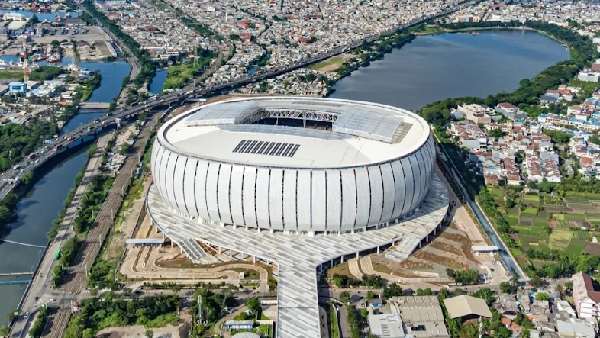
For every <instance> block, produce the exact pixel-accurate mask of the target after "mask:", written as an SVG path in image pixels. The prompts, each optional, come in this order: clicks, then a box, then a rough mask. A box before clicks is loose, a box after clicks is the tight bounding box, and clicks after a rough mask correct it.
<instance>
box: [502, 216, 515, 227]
mask: <svg viewBox="0 0 600 338" xmlns="http://www.w3.org/2000/svg"><path fill="white" fill-rule="evenodd" d="M504 219H505V220H506V222H507V223H508V225H510V226H513V227H514V226H515V225H517V224H519V219H518V218H517V217H511V216H507V217H504Z"/></svg>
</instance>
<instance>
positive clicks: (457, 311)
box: [444, 296, 492, 319]
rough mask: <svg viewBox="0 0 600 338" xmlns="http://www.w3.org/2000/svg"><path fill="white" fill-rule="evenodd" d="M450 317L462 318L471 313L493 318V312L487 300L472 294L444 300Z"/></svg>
mask: <svg viewBox="0 0 600 338" xmlns="http://www.w3.org/2000/svg"><path fill="white" fill-rule="evenodd" d="M444 304H445V305H446V309H447V310H448V313H449V314H450V318H453V319H454V318H461V317H465V316H469V315H476V316H479V317H486V318H492V312H490V309H489V308H488V306H487V304H486V303H485V301H484V300H483V299H481V298H475V297H471V296H457V297H453V298H446V299H445V300H444Z"/></svg>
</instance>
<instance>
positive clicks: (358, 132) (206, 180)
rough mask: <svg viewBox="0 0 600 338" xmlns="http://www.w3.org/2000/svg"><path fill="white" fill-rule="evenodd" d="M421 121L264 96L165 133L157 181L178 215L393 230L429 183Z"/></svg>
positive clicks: (334, 229) (293, 226)
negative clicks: (394, 225)
mask: <svg viewBox="0 0 600 338" xmlns="http://www.w3.org/2000/svg"><path fill="white" fill-rule="evenodd" d="M434 160H435V154H434V144H433V138H432V136H431V133H430V129H429V126H428V125H427V123H426V122H425V121H424V120H423V119H422V118H420V117H419V116H417V115H415V114H413V113H411V112H409V111H406V110H402V109H398V108H393V107H389V106H383V105H378V104H374V103H367V102H356V101H348V100H333V99H316V98H299V97H263V98H251V99H238V100H231V101H224V102H217V103H214V104H209V105H206V106H202V107H199V108H196V109H192V110H190V111H187V112H185V113H183V114H181V115H179V116H177V117H175V118H173V119H172V120H170V121H169V122H168V123H167V124H165V125H164V126H163V127H162V128H161V129H160V131H159V133H158V136H157V138H156V141H155V143H154V147H153V152H152V164H151V165H152V172H153V177H154V184H155V185H156V186H157V188H158V190H159V192H160V195H161V196H162V197H163V198H164V199H165V200H166V202H167V203H168V204H169V205H170V206H171V208H172V209H173V210H174V211H176V212H178V213H179V214H181V215H185V216H189V217H192V218H198V219H199V220H201V221H202V222H205V223H211V224H217V225H235V226H241V227H247V228H259V229H263V230H271V231H293V232H300V233H307V234H317V233H323V232H325V233H338V232H342V233H343V232H353V231H362V230H368V229H377V228H380V227H382V226H387V225H389V224H394V223H397V222H398V221H399V220H402V219H403V218H404V217H406V216H407V215H409V214H410V213H411V212H412V211H414V210H415V208H417V207H418V205H419V204H420V203H421V201H422V200H423V198H425V195H426V193H427V191H428V190H429V186H430V185H431V180H432V178H433V171H434V170H433V169H434V162H435V161H434Z"/></svg>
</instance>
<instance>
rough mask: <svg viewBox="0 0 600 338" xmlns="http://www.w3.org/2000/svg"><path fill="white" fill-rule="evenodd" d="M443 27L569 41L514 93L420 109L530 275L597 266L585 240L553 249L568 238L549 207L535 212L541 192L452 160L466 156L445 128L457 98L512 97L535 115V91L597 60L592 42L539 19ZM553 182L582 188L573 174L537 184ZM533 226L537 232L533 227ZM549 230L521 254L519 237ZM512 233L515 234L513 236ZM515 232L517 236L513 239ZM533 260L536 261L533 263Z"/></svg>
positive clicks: (564, 137)
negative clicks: (523, 32)
mask: <svg viewBox="0 0 600 338" xmlns="http://www.w3.org/2000/svg"><path fill="white" fill-rule="evenodd" d="M442 27H444V28H449V29H463V28H465V27H481V28H491V27H494V28H500V29H502V28H511V29H512V28H515V27H524V28H529V29H533V30H536V31H538V32H541V33H543V34H546V35H548V36H550V37H552V38H554V39H555V40H558V41H560V42H563V43H565V44H566V45H567V46H568V48H569V53H570V56H571V59H570V60H567V61H561V62H558V63H557V64H556V65H554V66H551V67H549V68H547V69H545V70H544V71H542V72H541V73H540V74H538V75H537V76H535V77H534V78H532V79H531V80H529V79H524V80H522V81H521V83H520V85H519V88H517V89H516V90H515V91H514V92H512V93H500V94H497V95H495V96H494V95H489V96H488V97H487V98H485V99H482V98H476V97H464V98H455V99H445V100H442V101H438V102H434V103H431V104H429V105H427V106H425V107H423V108H422V109H421V110H420V114H421V115H422V116H423V117H424V118H425V119H426V120H427V121H428V122H429V123H431V124H433V125H434V126H435V133H436V136H437V137H438V140H439V141H440V146H441V147H442V148H443V149H444V151H445V152H446V153H447V154H448V156H447V157H448V158H447V159H446V160H449V161H452V162H453V165H454V166H455V167H456V168H457V169H458V171H459V174H460V176H461V179H462V180H463V182H464V186H465V188H466V189H467V193H468V194H469V195H470V196H471V197H472V198H474V199H475V200H476V201H477V202H478V203H479V205H480V206H481V208H482V210H483V211H484V212H485V214H486V216H487V217H488V218H489V220H490V221H491V223H492V225H493V226H494V228H495V229H496V230H497V231H498V233H499V234H500V237H501V239H502V240H503V241H504V243H505V244H506V245H507V247H508V248H509V250H510V251H511V253H512V254H513V256H515V258H516V260H517V262H518V263H519V265H520V266H521V268H522V269H523V270H524V271H525V273H526V274H527V275H528V276H530V277H532V276H539V277H551V278H559V277H569V276H571V275H572V274H573V273H575V272H576V271H589V270H590V269H593V268H594V267H596V266H598V264H600V258H598V257H591V256H588V255H582V254H581V253H582V251H583V246H578V247H576V246H573V247H572V248H571V247H566V246H565V247H564V248H562V250H560V249H552V247H555V248H557V247H558V244H557V243H559V242H558V240H559V238H561V239H560V240H561V241H563V242H565V241H566V242H568V240H565V239H570V238H567V237H564V236H563V235H562V232H561V231H560V230H553V229H551V228H550V227H549V226H548V221H547V220H548V217H549V216H548V214H547V213H545V214H544V215H545V216H541V218H539V217H540V216H539V215H540V210H539V208H538V207H536V206H539V204H540V198H539V197H537V196H529V197H527V195H526V194H525V195H524V197H523V199H522V200H521V198H520V197H519V196H520V189H518V188H511V187H506V188H503V189H502V190H501V192H500V195H497V194H496V193H495V190H494V189H497V188H486V187H485V182H484V181H483V178H482V177H480V176H473V175H471V174H470V171H469V168H468V166H467V165H466V164H465V163H464V161H453V159H455V158H456V159H460V158H465V153H464V151H463V150H462V149H460V148H458V147H456V146H455V145H454V143H453V141H452V139H451V138H450V137H449V136H448V134H447V133H446V127H447V125H448V124H449V122H450V109H451V108H455V107H457V106H458V105H459V104H483V105H486V106H491V107H494V106H496V105H497V104H498V103H500V102H510V103H511V104H513V105H515V106H518V108H519V109H520V110H523V111H525V112H527V114H528V115H529V116H530V117H533V118H535V117H537V116H539V115H540V114H541V113H542V112H543V110H542V108H540V107H539V105H538V103H539V102H538V97H539V96H540V95H542V94H544V93H546V91H547V90H549V89H553V88H556V87H557V86H559V85H561V84H564V83H565V82H566V81H568V80H570V79H572V78H573V77H574V76H575V75H576V74H577V73H578V71H579V70H581V69H583V68H585V67H588V66H589V65H590V63H591V62H592V60H595V59H596V58H597V57H598V51H597V50H596V47H595V46H594V44H593V43H592V41H591V40H590V39H589V38H588V37H584V36H581V35H579V34H578V33H576V32H573V31H571V30H570V29H568V28H564V27H560V26H557V25H554V24H549V23H544V22H537V21H528V22H526V23H525V24H521V23H519V22H509V23H498V22H481V23H458V24H451V25H443V26H442ZM584 89H585V87H584ZM544 133H545V134H546V135H548V136H550V138H551V139H552V141H553V142H555V143H557V144H565V143H566V142H568V140H569V138H570V135H568V134H565V133H563V132H560V131H551V130H549V131H544ZM465 177H471V178H473V179H472V180H471V181H466V180H464V178H465ZM554 186H556V187H558V188H560V189H561V191H563V194H564V193H568V192H579V191H581V188H582V187H581V182H579V181H577V180H576V179H574V178H564V179H563V180H562V182H561V183H560V184H557V185H551V184H548V183H541V184H539V187H537V188H538V189H540V190H542V191H548V192H550V191H552V189H553V187H554ZM586 186H587V187H588V188H591V189H592V190H591V192H594V193H598V194H600V184H599V185H598V188H596V184H595V183H594V182H592V185H591V186H590V185H589V183H586ZM534 197H537V199H534ZM499 200H503V201H502V202H501V205H504V209H502V208H498V202H497V201H499ZM517 202H518V203H519V205H522V206H523V207H521V210H520V213H518V214H517V213H514V214H513V213H512V212H509V211H510V210H511V209H513V208H514V207H515V205H516V203H517ZM527 205H529V206H527ZM521 215H522V216H521ZM523 216H524V217H530V218H532V219H539V221H535V222H533V223H532V224H533V225H532V226H531V227H530V228H529V229H528V228H523V227H518V226H517V224H518V223H519V219H520V217H523ZM536 229H537V230H536ZM534 230H535V232H531V231H534ZM553 231H556V234H554V235H553V236H552V237H553V238H554V242H552V241H550V248H548V247H542V246H539V247H535V246H529V248H528V249H527V250H526V251H525V252H524V253H525V256H526V257H527V258H528V259H522V258H523V257H522V256H523V252H522V251H521V250H520V248H522V247H523V245H524V243H523V242H522V241H521V238H524V237H527V236H530V238H542V239H543V238H547V239H548V238H549V237H550V236H549V235H550V234H551V233H552V232H553ZM516 234H519V236H518V237H515V235H516ZM569 234H570V233H569ZM565 235H566V233H565ZM560 236H563V237H560ZM516 238H518V239H519V240H518V241H517V240H516ZM552 243H554V244H552ZM565 249H567V250H565ZM535 262H538V263H536V264H534V263H535ZM581 269H583V270H581Z"/></svg>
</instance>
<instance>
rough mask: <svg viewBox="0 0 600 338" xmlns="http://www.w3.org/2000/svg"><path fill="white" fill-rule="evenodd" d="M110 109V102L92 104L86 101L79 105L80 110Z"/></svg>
mask: <svg viewBox="0 0 600 338" xmlns="http://www.w3.org/2000/svg"><path fill="white" fill-rule="evenodd" d="M109 107H110V103H109V102H90V101H85V102H81V103H80V104H79V109H108V108H109Z"/></svg>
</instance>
